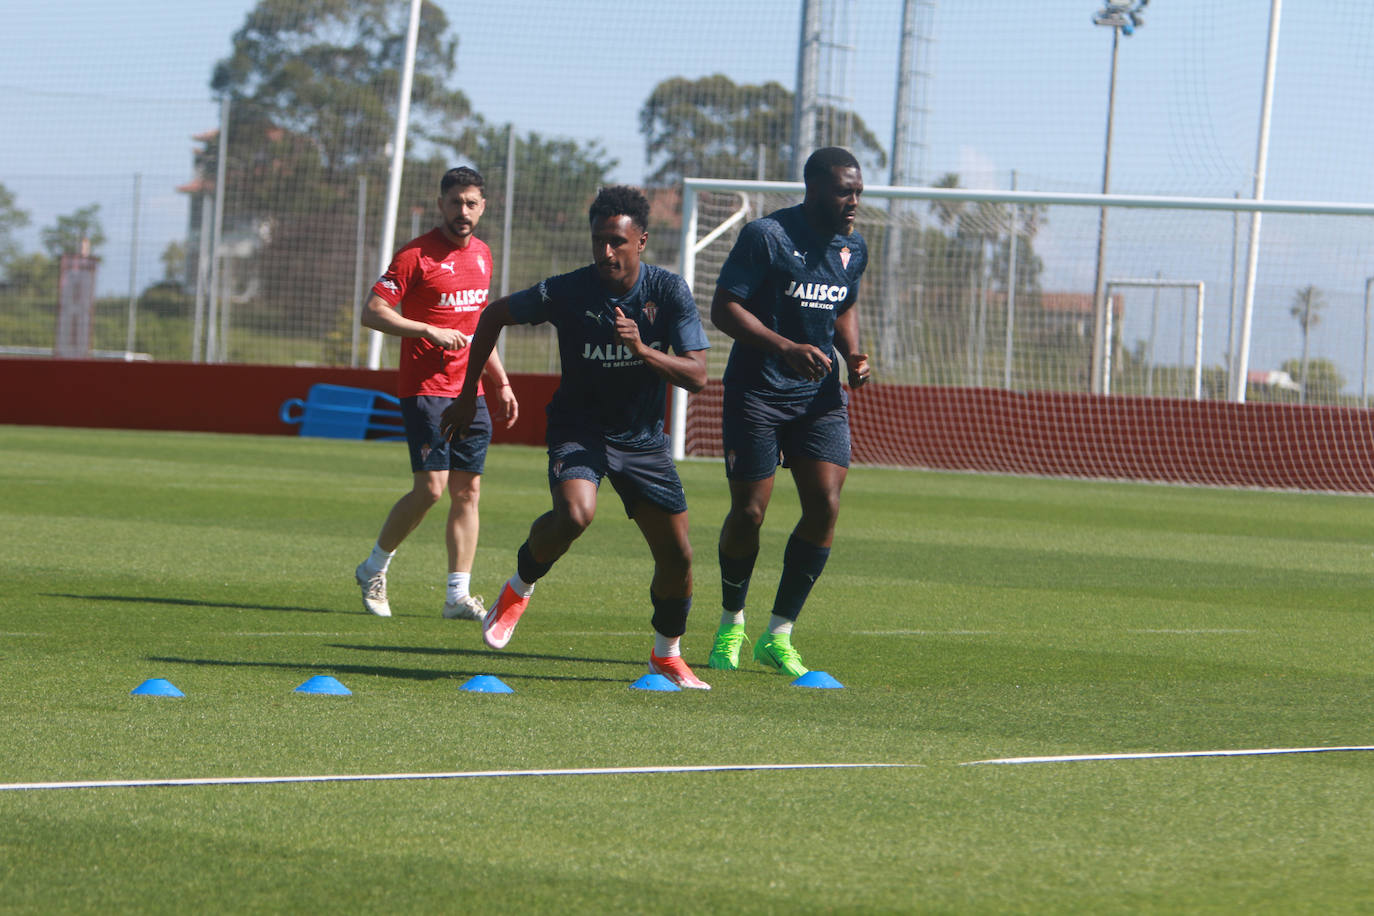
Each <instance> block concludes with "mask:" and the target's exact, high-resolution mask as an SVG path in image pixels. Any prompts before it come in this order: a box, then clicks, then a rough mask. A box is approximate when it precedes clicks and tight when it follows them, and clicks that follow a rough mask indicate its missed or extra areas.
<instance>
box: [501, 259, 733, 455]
mask: <svg viewBox="0 0 1374 916" xmlns="http://www.w3.org/2000/svg"><path fill="white" fill-rule="evenodd" d="M509 307H510V313H511V315H512V316H513V317H514V318H515V320H516V321H519V322H521V323H522V324H540V323H542V322H545V321H547V322H549V323H550V324H552V325H553V326H554V328H556V329H557V331H558V354H559V357H560V358H561V359H562V364H563V377H562V379H560V381H559V383H558V390H557V391H555V392H554V395H553V400H551V401H550V402H549V406H548V410H547V414H548V419H549V425H550V426H551V427H552V426H575V427H580V428H582V429H586V430H590V431H594V432H598V433H599V434H600V435H601V436H602V437H604V438H605V440H606V441H607V442H610V443H612V444H615V445H618V446H623V447H631V448H640V447H645V446H649V445H654V444H658V443H661V442H662V440H663V438H664V435H663V412H664V407H665V404H666V402H667V396H668V392H667V383H666V382H665V381H664V380H663V378H662V377H661V376H659V374H658V373H657V372H655V371H654V370H653V369H650V368H649V367H648V366H646V365H644V362H643V360H640V359H637V358H636V357H635V356H634V355H633V354H632V353H631V352H630V349H629V348H628V347H625V346H622V345H621V343H620V341H619V340H617V339H616V336H615V310H616V309H617V308H619V309H620V311H621V312H622V313H624V315H625V316H626V317H627V318H634V319H635V320H636V321H638V322H639V338H640V340H642V341H644V342H645V343H646V344H648V345H649V346H651V347H653V348H654V349H655V350H661V351H665V352H666V351H667V349H668V348H669V347H671V348H672V350H673V352H674V353H676V354H678V355H679V356H680V355H682V354H684V353H688V352H691V351H693V350H705V349H707V348H708V347H710V344H709V343H708V342H707V341H706V332H705V331H703V330H702V328H701V318H700V316H699V315H698V314H697V306H696V301H695V300H694V299H693V298H692V293H691V291H690V290H688V289H687V284H686V283H685V282H684V281H683V279H682V278H681V277H679V276H678V275H677V274H675V273H672V272H671V271H667V270H664V269H662V268H661V267H654V266H651V265H649V264H641V265H640V268H639V279H638V280H637V281H636V282H635V285H634V288H633V289H631V290H630V291H629V292H628V293H626V294H625V295H623V296H620V297H615V296H612V295H611V294H610V293H609V291H608V290H607V289H606V286H605V284H603V283H602V281H601V276H600V275H599V274H598V273H597V272H596V268H595V267H593V266H591V265H588V266H586V267H583V268H581V269H580V270H575V271H573V272H572V273H567V274H560V275H559V276H557V277H550V278H548V279H547V280H544V281H543V282H542V283H539V284H538V285H537V286H532V287H530V288H529V289H526V290H522V291H520V292H518V293H515V294H514V295H512V296H511V297H510V302H509Z"/></svg>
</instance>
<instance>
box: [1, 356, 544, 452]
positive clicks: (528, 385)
mask: <svg viewBox="0 0 1374 916" xmlns="http://www.w3.org/2000/svg"><path fill="white" fill-rule="evenodd" d="M316 382H327V383H329V384H331V385H351V386H353V387H355V388H372V389H375V390H377V391H382V392H385V393H387V394H395V392H396V371H395V370H394V369H391V370H387V369H382V370H375V371H374V370H371V369H298V368H295V367H291V366H239V365H203V364H199V363H153V362H137V363H124V362H107V361H103V360H75V359H70V360H68V359H0V392H4V397H3V398H0V423H15V424H21V425H43V426H91V427H104V428H114V429H177V430H189V431H193V432H219V433H261V434H266V435H273V434H276V435H283V436H294V435H296V434H297V433H298V432H299V431H300V425H299V424H294V423H286V422H283V421H282V419H281V418H280V416H279V412H280V410H281V405H282V402H283V401H286V400H288V399H289V398H301V399H304V398H305V396H306V395H307V394H308V393H309V391H310V386H311V385H313V384H315V383H316ZM511 383H512V386H513V387H514V388H515V396H516V397H517V398H518V399H519V401H520V418H519V420H517V421H516V424H515V427H514V428H512V429H509V430H506V429H502V428H501V427H500V424H496V426H497V428H496V430H495V434H494V436H493V439H494V441H496V442H514V443H523V444H529V445H543V444H544V407H545V405H547V404H548V403H549V398H550V397H552V396H553V391H554V388H556V387H557V385H558V377H557V376H552V375H515V376H512V378H511ZM299 414H300V411H299V410H297V411H296V415H297V416H299Z"/></svg>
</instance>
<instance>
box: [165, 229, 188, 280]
mask: <svg viewBox="0 0 1374 916" xmlns="http://www.w3.org/2000/svg"><path fill="white" fill-rule="evenodd" d="M158 259H159V260H160V261H162V282H163V283H174V284H176V285H178V286H185V285H186V243H185V242H182V241H180V240H179V239H173V240H172V241H170V242H168V243H167V247H166V248H164V249H162V254H161V255H160V256H159V258H158Z"/></svg>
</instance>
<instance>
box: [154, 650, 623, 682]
mask: <svg viewBox="0 0 1374 916" xmlns="http://www.w3.org/2000/svg"><path fill="white" fill-rule="evenodd" d="M471 654H473V655H479V654H481V653H477V652H473V653H471ZM505 657H509V656H505ZM528 657H530V658H540V657H541V656H528ZM146 660H147V661H150V662H158V663H165V664H173V665H197V666H201V667H204V666H217V667H225V668H275V669H277V670H280V671H296V672H305V673H312V672H324V673H328V674H333V675H346V674H360V675H368V676H370V677H387V678H398V679H403V680H410V681H439V680H447V679H450V678H463V679H466V678H469V677H474V676H476V675H479V674H492V673H493V672H492V669H491V668H490V667H485V668H480V669H478V668H474V669H472V670H453V669H449V670H444V671H436V670H434V669H432V668H398V667H395V666H392V665H329V664H302V663H299V662H255V661H243V660H234V659H224V658H180V657H178V656H174V655H149V656H147V657H146ZM573 660H574V661H580V659H573ZM499 676H500V677H501V678H502V679H503V680H504V679H507V678H511V679H521V680H529V681H568V682H578V683H582V682H586V683H604V684H620V683H625V681H624V680H623V679H622V678H615V677H587V676H574V675H552V674H520V673H517V672H510V671H502V672H499Z"/></svg>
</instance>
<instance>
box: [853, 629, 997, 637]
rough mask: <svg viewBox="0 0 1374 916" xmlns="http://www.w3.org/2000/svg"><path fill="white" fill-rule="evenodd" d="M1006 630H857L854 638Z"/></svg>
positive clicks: (985, 633) (979, 633) (987, 633)
mask: <svg viewBox="0 0 1374 916" xmlns="http://www.w3.org/2000/svg"><path fill="white" fill-rule="evenodd" d="M1005 633H1006V631H1005V630H855V631H854V632H853V635H854V636H1000V635H1004V634H1005Z"/></svg>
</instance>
